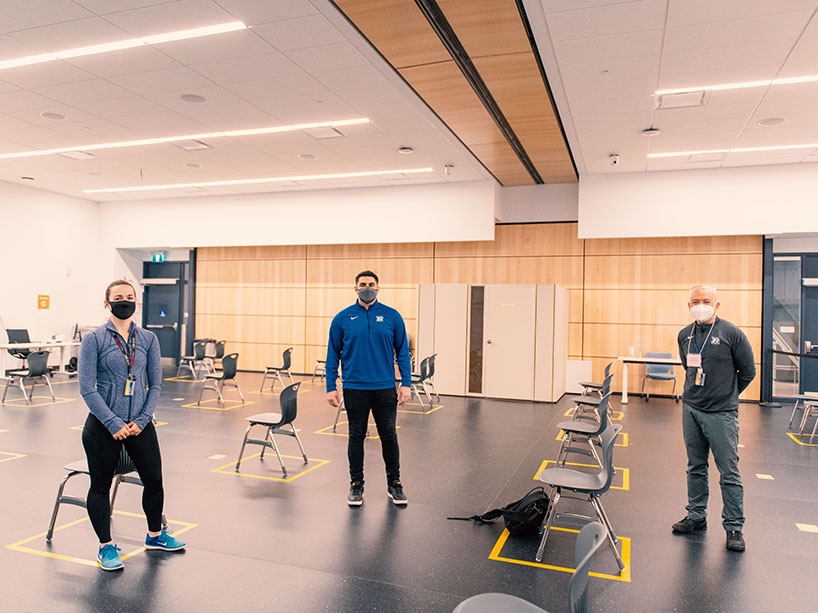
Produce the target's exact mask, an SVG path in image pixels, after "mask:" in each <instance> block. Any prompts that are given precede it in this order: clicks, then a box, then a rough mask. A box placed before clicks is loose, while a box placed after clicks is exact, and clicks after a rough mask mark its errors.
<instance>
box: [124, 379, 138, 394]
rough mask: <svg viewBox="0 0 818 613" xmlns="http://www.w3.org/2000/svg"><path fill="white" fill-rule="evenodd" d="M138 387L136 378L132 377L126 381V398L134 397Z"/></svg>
mask: <svg viewBox="0 0 818 613" xmlns="http://www.w3.org/2000/svg"><path fill="white" fill-rule="evenodd" d="M135 385H136V377H134V376H133V375H131V376H130V377H128V378H127V379H125V395H126V396H133V390H134V386H135Z"/></svg>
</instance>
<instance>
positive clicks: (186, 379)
mask: <svg viewBox="0 0 818 613" xmlns="http://www.w3.org/2000/svg"><path fill="white" fill-rule="evenodd" d="M165 381H178V382H179V383H201V382H202V381H204V379H191V378H190V377H168V378H166V379H165Z"/></svg>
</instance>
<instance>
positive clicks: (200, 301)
mask: <svg viewBox="0 0 818 613" xmlns="http://www.w3.org/2000/svg"><path fill="white" fill-rule="evenodd" d="M350 293H351V290H350ZM305 300H306V292H305V290H304V288H303V287H237V288H233V289H229V290H226V289H225V288H223V287H207V286H202V285H198V284H197V286H196V312H197V313H209V314H231V313H233V314H235V313H241V314H243V315H269V314H271V313H275V314H276V315H291V316H296V315H298V316H303V315H304V313H305Z"/></svg>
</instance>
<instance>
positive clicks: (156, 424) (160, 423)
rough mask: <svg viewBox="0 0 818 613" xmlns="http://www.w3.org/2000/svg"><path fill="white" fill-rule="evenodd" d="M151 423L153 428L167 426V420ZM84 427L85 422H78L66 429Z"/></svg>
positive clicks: (81, 428) (80, 428)
mask: <svg viewBox="0 0 818 613" xmlns="http://www.w3.org/2000/svg"><path fill="white" fill-rule="evenodd" d="M153 425H154V427H155V428H158V427H160V426H167V425H168V422H166V421H157V422H154V424H153ZM84 428H85V424H80V425H79V426H71V427H69V428H68V429H69V430H80V431H82V430H83V429H84Z"/></svg>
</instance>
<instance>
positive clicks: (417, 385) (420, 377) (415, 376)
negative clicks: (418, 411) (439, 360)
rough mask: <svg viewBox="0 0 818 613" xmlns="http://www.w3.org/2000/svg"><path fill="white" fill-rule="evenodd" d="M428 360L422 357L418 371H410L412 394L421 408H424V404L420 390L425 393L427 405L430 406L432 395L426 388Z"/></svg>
mask: <svg viewBox="0 0 818 613" xmlns="http://www.w3.org/2000/svg"><path fill="white" fill-rule="evenodd" d="M429 360H430V358H423V359H422V360H421V361H420V372H419V373H412V385H411V390H412V395H413V396H415V397H417V399H418V402H419V403H420V406H421V408H424V409H425V408H426V405H424V404H423V399H422V398H421V397H420V391H421V390H423V393H424V394H426V399H427V400H428V401H429V406H430V407H431V406H432V396H431V394H429V390H428V389H426V381H427V380H428V379H429Z"/></svg>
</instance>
